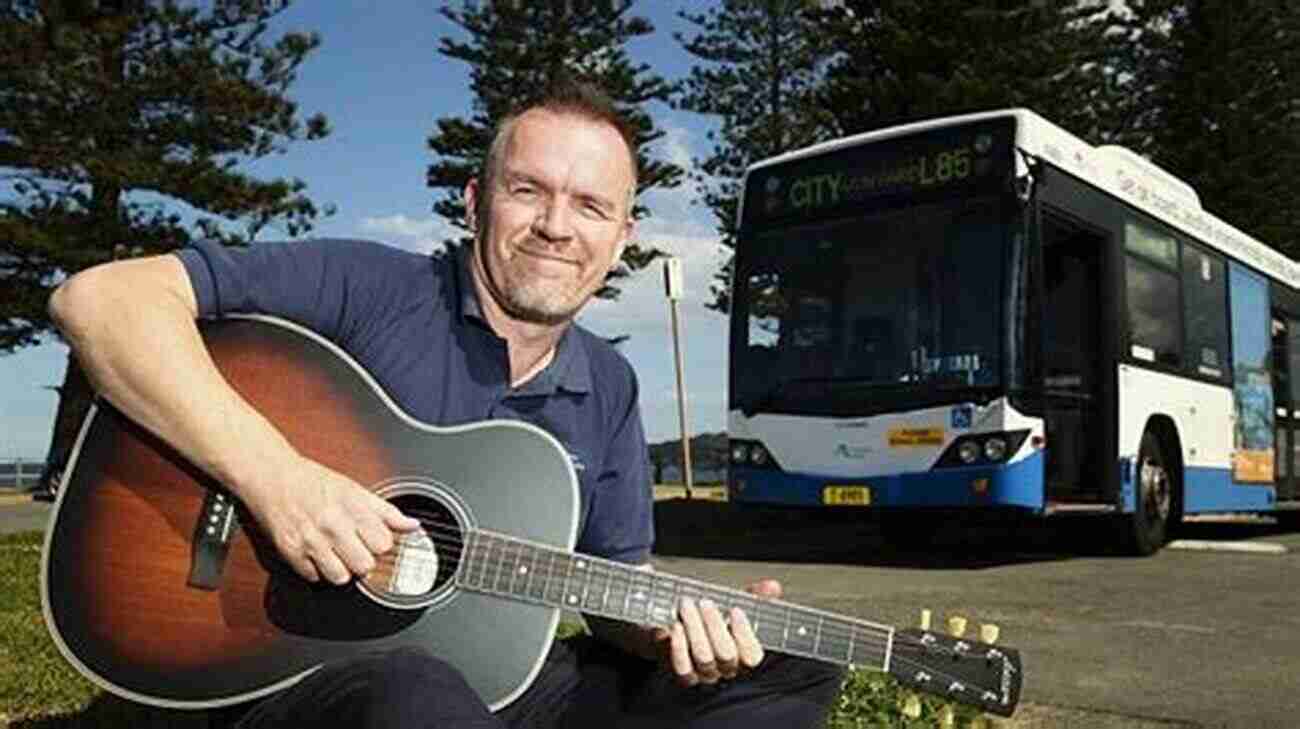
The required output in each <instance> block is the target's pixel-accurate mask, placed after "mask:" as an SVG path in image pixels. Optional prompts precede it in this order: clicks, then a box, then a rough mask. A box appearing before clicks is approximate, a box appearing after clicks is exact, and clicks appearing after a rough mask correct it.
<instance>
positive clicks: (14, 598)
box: [0, 533, 975, 729]
mask: <svg viewBox="0 0 1300 729" xmlns="http://www.w3.org/2000/svg"><path fill="white" fill-rule="evenodd" d="M40 546H41V536H40V535H39V534H37V533H28V534H19V535H9V536H0V635H3V636H4V639H3V641H2V642H0V729H82V728H83V727H87V728H88V727H96V728H102V729H141V728H142V727H167V728H168V729H172V728H178V727H202V728H204V729H207V728H208V727H209V723H208V721H207V720H206V717H204V716H203V715H201V714H197V713H195V712H175V711H163V710H158V709H152V708H148V707H142V706H137V705H134V704H131V703H129V702H126V701H123V700H120V699H117V698H115V697H110V696H107V695H105V694H104V693H103V692H102V691H100V690H99V689H97V688H96V687H94V686H92V685H91V684H90V682H89V681H87V680H86V679H84V678H83V677H82V676H81V675H80V674H78V673H77V672H76V671H75V670H74V669H73V668H72V667H71V666H69V665H68V664H67V663H66V662H65V661H64V660H63V657H62V656H61V655H60V654H59V652H58V649H57V648H55V646H54V643H53V642H52V641H51V640H50V637H49V634H48V633H47V632H46V629H45V623H44V620H43V619H42V617H41V606H40V595H39V587H38V584H39V583H38V575H39V570H40ZM580 629H581V627H580V626H578V625H576V624H574V623H564V624H562V625H561V635H567V634H569V633H572V632H573V631H575V630H580ZM902 701H903V695H902V693H901V692H900V691H899V690H898V688H897V686H896V684H895V683H894V682H893V680H892V679H890V678H887V677H885V676H882V675H880V674H876V673H868V672H853V673H850V674H849V678H848V680H847V681H846V682H845V686H844V691H843V692H842V693H841V695H840V697H839V700H838V702H837V704H836V706H835V708H834V711H833V713H832V714H831V716H830V718H829V720H828V721H827V725H826V726H827V729H865V728H866V727H872V728H873V729H875V728H884V729H922V728H924V729H933V728H934V727H937V726H939V725H940V723H939V716H940V714H941V712H942V711H943V706H942V704H941V703H940V702H937V701H931V700H930V699H928V698H927V699H923V700H922V701H921V715H920V716H919V717H917V718H910V717H907V716H904V715H903V713H902V711H901V706H902ZM974 717H975V714H974V713H972V712H970V711H968V710H965V709H964V708H963V709H958V710H957V717H956V722H955V725H954V726H956V727H968V726H971V722H972V721H973V720H974ZM212 729H216V724H215V723H213V725H212Z"/></svg>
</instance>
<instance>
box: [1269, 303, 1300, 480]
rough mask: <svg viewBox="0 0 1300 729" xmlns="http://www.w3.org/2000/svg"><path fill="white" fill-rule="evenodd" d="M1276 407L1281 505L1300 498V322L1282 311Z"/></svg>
mask: <svg viewBox="0 0 1300 729" xmlns="http://www.w3.org/2000/svg"><path fill="white" fill-rule="evenodd" d="M1272 331H1273V352H1272V359H1273V407H1274V408H1275V410H1276V418H1275V419H1274V421H1273V428H1274V430H1273V436H1274V437H1273V448H1274V451H1273V453H1274V455H1273V474H1274V483H1275V484H1276V485H1277V498H1278V500H1279V501H1289V500H1291V499H1295V498H1297V481H1300V474H1297V468H1296V467H1297V466H1298V465H1300V462H1298V461H1300V458H1297V456H1298V455H1300V450H1297V446H1300V443H1297V442H1296V441H1297V438H1298V437H1300V433H1297V432H1296V431H1297V429H1298V428H1300V413H1297V412H1296V407H1297V406H1300V400H1298V399H1297V398H1295V397H1294V394H1295V393H1296V392H1297V391H1300V382H1297V381H1296V378H1298V377H1300V371H1297V369H1298V366H1300V321H1298V320H1296V319H1293V318H1290V317H1288V316H1287V315H1286V313H1284V312H1281V311H1274V312H1273V325H1272Z"/></svg>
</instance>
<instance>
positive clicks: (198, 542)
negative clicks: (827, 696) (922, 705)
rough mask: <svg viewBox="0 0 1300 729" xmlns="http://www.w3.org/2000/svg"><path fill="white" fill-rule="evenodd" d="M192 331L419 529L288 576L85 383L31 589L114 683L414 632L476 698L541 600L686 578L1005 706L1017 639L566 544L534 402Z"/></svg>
mask: <svg viewBox="0 0 1300 729" xmlns="http://www.w3.org/2000/svg"><path fill="white" fill-rule="evenodd" d="M202 334H203V339H204V342H205V345H206V346H207V348H208V349H209V351H210V352H211V354H212V357H213V359H214V361H215V362H216V364H217V367H218V368H219V369H220V371H221V373H222V374H223V376H224V377H225V378H226V380H227V381H228V382H229V383H230V384H231V385H232V386H233V387H234V388H235V389H236V390H237V391H238V392H239V393H240V394H241V395H242V396H243V397H244V398H246V399H247V400H248V402H250V403H251V404H252V405H253V406H254V407H255V408H257V409H258V411H259V412H261V413H262V414H263V415H265V416H266V417H267V418H268V419H269V420H270V421H271V422H272V423H273V424H274V425H275V426H276V427H277V428H278V429H279V430H280V431H281V432H283V433H284V435H285V436H286V437H287V438H288V439H289V441H290V442H291V443H293V444H294V446H295V447H296V448H297V449H298V450H299V451H300V452H302V453H303V454H304V455H305V456H307V457H310V458H313V459H315V460H317V461H320V462H321V463H323V464H325V465H327V466H329V467H331V468H333V469H335V470H337V471H339V472H341V473H344V474H346V475H347V476H349V477H350V478H352V479H354V480H356V481H357V482H359V483H361V484H364V485H366V486H368V487H369V488H371V489H372V490H373V491H374V492H375V493H377V494H379V495H381V496H383V497H384V498H385V499H388V500H390V501H391V502H392V503H394V504H395V505H396V506H398V507H399V508H400V509H402V511H403V512H405V513H407V514H409V515H412V516H416V517H417V518H419V519H420V520H421V522H422V523H423V529H420V530H416V531H415V532H412V533H410V534H407V535H404V536H402V537H401V538H400V539H399V541H398V544H397V545H396V546H395V547H394V549H392V550H390V552H388V553H387V554H386V555H384V556H383V559H381V560H380V565H379V566H378V567H376V568H375V569H374V570H373V571H371V572H370V573H369V574H368V575H367V576H366V577H364V578H362V579H358V580H355V581H353V582H352V583H350V584H348V585H344V586H335V585H330V584H327V583H310V582H307V581H306V580H303V579H301V578H300V577H298V576H297V575H296V574H295V573H294V572H293V571H292V570H291V569H289V567H288V565H287V564H286V563H285V562H283V561H282V560H281V559H280V558H279V557H278V555H277V553H276V552H275V550H274V547H273V545H272V544H271V543H270V541H269V539H267V538H265V536H264V535H263V534H261V533H259V531H258V528H257V526H256V524H255V523H253V522H252V520H251V518H250V517H249V516H248V515H247V513H246V512H245V510H244V508H243V507H242V505H241V504H239V503H238V501H237V500H236V499H234V498H233V496H232V495H231V494H229V493H228V492H227V491H226V490H225V489H223V487H222V485H221V484H219V483H217V482H216V481H215V480H213V479H212V478H210V477H208V476H207V475H206V474H204V473H203V472H201V471H200V470H198V469H197V468H195V467H194V466H193V465H191V464H190V463H188V462H186V461H185V460H184V459H183V458H182V457H181V456H180V455H179V454H177V453H176V452H175V451H174V450H173V449H171V448H170V447H169V446H167V445H166V444H165V443H163V442H162V441H161V440H160V439H158V438H156V437H155V436H153V435H152V434H150V433H148V432H147V431H145V430H144V429H143V428H141V427H139V426H138V425H136V424H135V423H133V422H132V421H130V420H129V419H127V418H126V417H124V416H123V415H122V414H121V413H119V412H118V411H116V410H115V409H114V408H112V407H111V406H110V405H108V404H106V403H104V402H102V401H101V402H98V403H96V405H95V408H94V409H93V410H92V411H91V413H90V415H89V416H88V417H87V419H86V422H85V423H84V425H83V426H82V430H81V433H80V435H79V438H78V441H77V445H76V450H75V451H74V455H73V457H72V459H71V461H70V464H69V470H68V474H67V476H66V481H65V483H64V487H63V488H62V489H60V492H59V497H58V501H57V502H56V504H55V507H54V511H53V513H52V515H51V521H50V526H49V528H48V530H47V534H46V542H45V546H44V554H43V558H42V565H41V597H42V601H43V606H44V613H45V620H46V623H47V625H48V627H49V630H50V633H51V635H52V636H53V638H54V641H55V642H56V644H57V645H58V647H59V649H60V650H61V651H62V653H63V655H64V656H65V657H66V658H67V660H68V661H69V662H71V664H72V665H73V666H75V667H76V668H77V669H78V670H79V671H80V672H81V673H83V674H84V675H85V676H87V677H88V678H89V679H90V680H91V681H93V682H94V683H96V684H98V685H99V686H101V687H103V688H105V689H107V690H108V691H111V692H112V693H115V694H118V695H120V696H123V697H125V698H128V699H132V700H135V701H138V702H142V703H145V704H152V705H156V706H163V707H171V708H193V709H204V708H213V707H218V706H224V705H229V704H234V703H238V702H242V701H246V700H248V699H252V698H255V697H258V696H262V695H265V694H268V693H270V692H273V691H276V690H278V689H281V688H284V687H286V686H288V685H290V684H292V683H294V682H296V681H298V680H300V679H301V678H302V677H304V676H306V675H307V674H309V673H311V672H312V671H314V670H316V669H317V668H318V667H319V666H321V665H322V664H323V663H325V662H327V661H333V660H337V659H343V658H347V657H349V656H353V655H356V654H358V653H361V652H367V651H374V650H383V649H389V648H395V647H399V646H407V645H418V646H422V647H424V648H426V649H428V650H429V651H431V652H433V653H434V654H435V655H437V656H439V657H441V658H443V659H444V660H446V661H448V662H449V663H451V664H452V665H454V666H456V667H457V668H458V669H459V670H460V671H462V672H463V673H464V674H465V676H466V678H467V679H468V681H469V683H470V685H471V686H472V687H473V688H474V689H475V690H476V691H477V692H478V693H479V694H480V696H481V697H482V699H483V701H484V702H485V703H486V704H487V705H488V706H490V707H491V708H493V709H494V710H495V709H499V708H501V707H502V706H504V705H506V704H508V703H509V702H510V701H512V700H513V699H514V698H516V697H517V696H519V695H520V694H521V693H522V692H523V691H524V690H525V689H526V688H527V687H528V685H529V684H530V682H531V681H532V679H533V677H534V676H535V675H536V673H537V671H538V670H539V669H540V668H541V665H542V663H543V660H544V658H545V656H546V653H547V651H548V649H549V647H550V644H551V641H552V639H553V636H554V633H555V628H556V625H557V622H558V620H559V617H560V613H561V611H562V610H564V609H567V610H572V611H578V612H582V613H590V614H593V615H600V616H603V617H606V618H612V619H617V620H622V621H627V622H632V623H638V624H653V625H661V626H665V625H670V624H671V623H672V622H673V621H674V615H675V613H674V606H675V605H676V603H677V601H678V600H679V598H682V597H684V596H690V597H694V598H696V599H701V598H710V599H712V600H713V601H715V602H716V603H718V604H719V606H721V607H723V608H730V607H731V606H739V607H741V608H743V609H744V610H745V611H746V613H747V615H748V616H749V618H750V621H751V623H752V624H753V626H754V630H755V632H756V634H757V636H758V638H759V640H760V642H761V643H762V644H763V645H764V646H765V648H767V649H770V650H773V651H779V652H784V653H791V654H795V655H800V656H807V657H810V658H814V659H819V660H823V661H829V662H833V663H837V664H842V665H849V666H856V667H860V668H864V669H874V670H878V671H884V672H887V673H889V674H890V675H892V676H894V677H895V678H897V679H898V680H899V681H900V682H901V683H903V684H905V685H907V686H910V687H914V688H915V689H917V690H919V691H922V692H927V693H931V694H935V695H938V696H942V697H945V698H947V699H951V700H953V701H956V702H961V703H965V704H970V705H973V706H976V707H978V708H980V709H982V710H984V711H988V712H991V713H994V714H1000V715H1004V716H1007V715H1010V714H1011V713H1012V711H1013V710H1014V708H1015V706H1016V703H1017V701H1018V700H1019V696H1020V687H1021V678H1022V677H1021V664H1020V657H1019V654H1018V653H1017V651H1015V650H1013V649H1010V648H1006V647H1003V646H1001V645H997V646H995V645H992V644H991V642H981V641H978V640H968V639H962V638H955V637H952V636H950V635H945V634H942V633H938V632H931V631H929V630H920V629H906V630H903V629H896V628H894V627H891V626H889V625H884V624H879V623H874V622H870V621H866V620H861V619H857V618H853V617H847V616H842V615H835V614H832V613H829V612H825V611H822V610H816V609H812V608H808V607H800V606H798V605H795V604H792V603H790V602H786V601H783V600H766V599H759V598H756V597H754V596H752V595H749V594H748V593H745V592H743V591H739V590H734V589H728V588H724V587H716V586H713V585H709V584H706V583H704V582H700V581H697V580H692V579H688V578H685V577H677V576H673V575H669V574H664V573H659V572H646V571H642V570H637V569H635V568H632V567H630V566H628V565H626V564H622V563H618V562H613V561H609V560H605V559H599V558H596V557H591V556H586V555H583V554H577V553H574V552H573V551H572V549H573V545H574V542H575V539H576V536H577V529H578V514H579V501H578V486H577V480H576V478H575V476H574V470H573V466H572V464H571V462H570V459H569V457H568V455H567V453H566V452H565V450H564V448H563V447H562V446H561V445H560V443H559V442H558V441H557V440H556V439H555V438H554V437H552V436H551V435H550V434H548V433H546V432H545V431H543V430H541V429H539V428H537V427H535V426H532V425H529V424H527V423H522V422H513V421H486V422H482V423H477V424H471V425H465V426H460V427H450V428H440V427H434V426H431V425H428V424H426V423H422V422H419V421H417V420H415V419H414V418H412V417H410V416H409V415H407V414H406V413H404V412H402V410H400V409H399V408H398V407H397V406H396V405H395V404H394V403H393V401H392V400H391V399H390V398H389V397H388V396H387V395H386V394H385V393H384V392H383V390H382V389H381V388H380V387H379V385H378V384H376V382H375V381H374V379H373V378H372V377H371V376H370V375H369V374H368V373H367V372H365V371H364V370H363V369H362V368H361V367H360V366H359V365H357V364H356V363H355V362H354V361H353V360H352V359H351V358H350V357H348V356H347V355H346V354H345V353H344V352H342V351H341V350H340V349H339V348H338V347H336V346H335V345H333V344H332V343H330V342H329V341H327V340H325V339H324V338H323V337H321V336H319V335H317V334H315V333H314V332H311V331H309V330H307V329H304V328H302V327H300V326H297V325H295V324H292V323H289V322H285V321H282V320H278V319H273V318H267V317H238V318H229V319H224V320H221V321H218V322H209V323H205V324H204V325H203V326H202Z"/></svg>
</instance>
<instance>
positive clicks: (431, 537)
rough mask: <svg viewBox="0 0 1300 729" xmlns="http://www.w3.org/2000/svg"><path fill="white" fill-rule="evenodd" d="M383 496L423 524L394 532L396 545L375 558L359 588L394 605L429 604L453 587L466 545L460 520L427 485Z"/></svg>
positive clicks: (397, 490)
mask: <svg viewBox="0 0 1300 729" xmlns="http://www.w3.org/2000/svg"><path fill="white" fill-rule="evenodd" d="M384 495H386V496H387V497H388V500H389V501H390V502H392V503H393V505H395V506H396V507H397V508H398V509H401V511H402V513H403V514H406V515H407V516H410V517H413V518H415V519H419V520H420V523H421V524H422V525H423V528H422V529H417V530H415V531H413V532H407V533H405V534H395V535H394V536H395V537H396V540H395V543H394V545H393V548H392V549H390V550H389V551H388V552H386V553H385V554H383V555H380V556H379V557H378V558H377V559H376V562H377V564H376V566H375V569H373V570H371V571H370V573H369V574H367V575H366V576H365V578H363V579H362V580H361V587H362V589H363V590H364V591H365V592H367V593H369V594H370V595H371V596H372V597H373V598H375V599H376V600H378V601H380V602H382V603H384V604H387V605H390V606H392V607H399V608H414V607H424V606H427V605H429V604H430V603H432V602H435V601H437V600H439V599H440V598H441V597H442V596H443V595H444V594H445V593H447V592H449V590H450V587H451V582H452V578H453V577H454V576H455V574H456V569H457V568H458V567H459V565H460V558H461V552H462V549H463V546H464V534H465V530H464V528H463V527H462V520H461V519H459V518H458V517H457V514H456V512H455V511H453V508H452V507H451V506H449V505H448V504H447V503H445V502H444V500H442V499H440V498H438V494H437V493H436V492H434V491H431V490H429V489H428V488H427V487H421V488H418V489H411V488H409V486H408V487H407V488H400V487H399V488H397V489H393V490H389V491H388V493H387V494H384Z"/></svg>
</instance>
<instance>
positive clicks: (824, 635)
mask: <svg viewBox="0 0 1300 729" xmlns="http://www.w3.org/2000/svg"><path fill="white" fill-rule="evenodd" d="M415 513H420V512H415ZM425 513H427V512H425ZM422 523H423V524H424V525H425V526H426V534H428V531H427V529H428V528H430V527H432V528H433V529H435V530H436V531H437V532H439V534H429V536H430V538H431V540H432V541H435V542H438V543H441V544H443V545H444V546H450V547H452V548H462V550H463V547H464V545H465V541H464V540H462V539H460V535H461V534H462V532H461V530H460V529H459V527H458V526H457V525H455V524H452V523H449V522H445V521H442V520H440V519H434V520H424V521H422ZM480 533H482V532H480ZM485 534H486V536H487V537H488V538H491V539H496V540H498V541H499V542H500V543H501V544H502V545H506V544H511V545H517V546H519V547H531V546H533V545H527V544H524V543H521V542H518V541H515V540H512V539H510V538H509V537H505V536H504V535H503V536H495V535H491V534H488V533H485ZM408 548H409V545H408ZM417 548H418V549H422V550H425V551H429V550H428V548H427V547H417ZM432 551H435V552H436V549H435V550H432ZM488 553H489V554H490V545H489V552H488ZM552 554H553V555H555V556H560V557H561V558H562V559H586V560H588V561H589V562H591V564H594V565H597V567H604V568H605V569H606V570H607V573H606V574H605V575H604V577H605V579H606V580H608V579H609V578H610V577H611V576H613V575H615V574H616V573H617V572H618V571H623V569H625V568H620V567H618V566H607V565H603V564H602V563H601V562H600V561H599V560H598V559H597V558H591V557H585V556H583V555H577V554H571V553H568V552H552ZM479 562H480V563H481V564H483V565H484V566H483V571H484V572H486V571H487V570H488V569H490V568H492V567H495V568H496V570H497V572H498V576H497V581H498V582H499V581H500V580H501V579H502V577H503V575H501V574H500V573H501V572H502V568H503V567H504V565H505V562H504V559H498V560H496V561H494V560H492V559H490V558H488V557H483V558H481V559H480V560H479ZM515 563H516V565H517V564H518V558H517V557H516V560H515ZM647 574H653V573H647ZM513 579H514V578H512V584H513ZM670 579H672V581H674V582H677V583H679V584H683V583H684V578H676V577H671V578H670ZM485 581H486V580H485ZM651 587H653V585H651ZM686 587H687V588H688V589H692V588H693V589H694V591H695V592H697V593H699V595H700V596H701V597H708V595H707V594H705V593H706V592H709V591H712V592H714V593H718V594H723V595H725V596H726V597H727V598H731V599H733V600H737V601H741V602H747V603H750V604H752V605H753V606H754V608H755V609H756V610H757V611H758V613H757V614H755V619H756V620H757V621H759V622H760V623H761V621H762V620H763V616H762V614H761V613H770V612H772V610H774V609H775V610H780V609H781V605H780V604H777V605H773V604H772V603H771V602H770V601H769V602H759V601H758V600H756V599H754V598H753V597H752V596H750V595H749V593H743V592H740V591H736V590H729V589H727V588H716V587H708V588H707V589H703V588H701V587H700V586H698V585H696V586H691V585H686ZM479 589H485V590H489V591H493V592H502V593H504V594H507V595H509V594H513V591H512V590H510V589H505V590H499V589H498V588H496V587H495V586H492V587H488V586H483V587H480V588H479ZM687 596H689V595H687ZM715 596H716V595H715ZM724 599H725V598H724ZM785 605H786V610H787V611H788V610H797V611H801V612H803V613H805V614H806V613H808V612H810V610H809V609H808V608H802V607H800V606H797V605H792V604H788V603H787V604H785ZM649 607H652V606H649ZM747 614H749V613H747ZM780 617H784V616H783V615H778V616H777V618H775V619H779V618H780ZM816 617H817V618H818V619H819V620H820V621H821V622H822V626H821V628H820V632H819V634H818V636H816V637H815V640H816V642H817V643H818V644H821V643H832V644H835V643H843V644H844V645H845V652H846V654H847V653H848V651H849V650H850V648H851V646H852V644H853V643H855V642H859V641H858V640H857V638H856V637H855V634H856V631H863V633H864V635H863V638H864V639H865V641H866V642H865V643H864V647H866V648H877V649H878V648H881V647H883V645H885V643H887V642H888V639H887V638H886V639H884V640H883V641H882V640H880V639H879V638H878V636H875V635H873V634H872V633H880V634H887V633H888V632H889V631H890V630H892V628H883V629H882V628H876V627H872V626H867V625H862V624H861V623H853V622H851V621H852V619H850V618H843V617H839V616H834V615H831V616H830V617H831V619H832V621H833V622H832V623H831V625H829V626H827V625H826V624H825V621H824V618H825V617H826V616H825V615H817V616H816ZM769 619H773V618H770V616H769ZM838 622H847V623H848V624H847V626H845V627H841V626H839V625H837V624H836V623H838ZM805 628H806V626H805ZM787 642H788V640H787ZM894 642H895V644H896V645H911V646H914V647H925V644H924V643H922V642H921V641H919V640H917V639H915V638H911V637H910V636H907V635H901V634H897V633H896V635H895V638H894ZM928 650H930V651H931V652H936V648H935V647H933V646H931V647H929V648H928ZM948 653H949V654H951V655H952V656H954V657H956V656H957V653H956V651H951V650H949V651H948Z"/></svg>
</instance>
